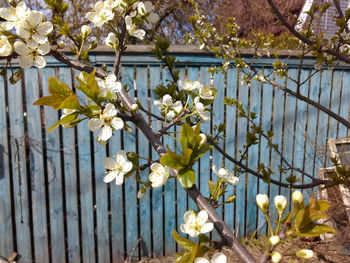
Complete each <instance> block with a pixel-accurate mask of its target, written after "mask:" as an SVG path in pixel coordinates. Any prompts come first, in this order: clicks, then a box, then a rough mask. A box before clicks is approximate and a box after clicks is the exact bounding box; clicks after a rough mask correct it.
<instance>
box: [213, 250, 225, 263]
mask: <svg viewBox="0 0 350 263" xmlns="http://www.w3.org/2000/svg"><path fill="white" fill-rule="evenodd" d="M226 262H227V258H226V256H225V254H224V253H220V252H219V253H215V254H214V255H213V256H212V258H211V263H226Z"/></svg>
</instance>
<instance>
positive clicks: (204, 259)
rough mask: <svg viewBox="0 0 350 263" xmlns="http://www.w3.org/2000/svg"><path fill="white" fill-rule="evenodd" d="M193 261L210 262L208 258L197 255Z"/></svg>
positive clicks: (199, 262) (198, 262) (197, 262)
mask: <svg viewBox="0 0 350 263" xmlns="http://www.w3.org/2000/svg"><path fill="white" fill-rule="evenodd" d="M194 263H210V262H209V260H208V259H206V258H203V257H199V258H196V259H195V260H194Z"/></svg>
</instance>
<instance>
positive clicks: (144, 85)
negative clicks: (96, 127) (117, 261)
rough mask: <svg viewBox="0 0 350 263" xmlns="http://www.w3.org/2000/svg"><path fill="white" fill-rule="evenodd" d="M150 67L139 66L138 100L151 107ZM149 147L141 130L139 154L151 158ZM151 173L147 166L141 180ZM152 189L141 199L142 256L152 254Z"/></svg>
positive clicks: (142, 161) (141, 163)
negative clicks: (149, 94)
mask: <svg viewBox="0 0 350 263" xmlns="http://www.w3.org/2000/svg"><path fill="white" fill-rule="evenodd" d="M147 74H148V69H147V67H138V68H137V75H136V76H137V79H136V86H137V100H138V101H139V102H140V103H141V104H142V105H143V107H146V108H147V109H149V108H148V107H149V105H148V101H149V100H148V75H147ZM145 119H146V121H147V122H148V117H147V116H146V118H145ZM149 148H150V145H149V143H148V141H147V138H146V136H145V135H144V134H143V133H142V132H139V135H138V154H139V155H140V156H141V157H143V158H146V159H148V158H149V155H150V153H149ZM146 163H147V162H145V161H144V160H140V161H139V165H143V164H146ZM149 174H150V169H149V168H147V169H145V170H143V171H142V172H141V173H140V176H141V180H142V181H144V182H147V180H148V176H149ZM150 202H151V200H150V191H147V193H146V194H145V196H144V197H143V198H142V199H141V200H140V215H139V217H140V234H141V238H142V242H141V246H140V247H141V256H151V229H150V225H151V208H150Z"/></svg>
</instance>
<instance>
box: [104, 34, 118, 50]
mask: <svg viewBox="0 0 350 263" xmlns="http://www.w3.org/2000/svg"><path fill="white" fill-rule="evenodd" d="M118 45H119V40H118V38H117V36H116V35H115V34H114V33H112V32H111V33H109V34H108V36H107V38H106V46H108V47H111V48H116V47H117V46H118Z"/></svg>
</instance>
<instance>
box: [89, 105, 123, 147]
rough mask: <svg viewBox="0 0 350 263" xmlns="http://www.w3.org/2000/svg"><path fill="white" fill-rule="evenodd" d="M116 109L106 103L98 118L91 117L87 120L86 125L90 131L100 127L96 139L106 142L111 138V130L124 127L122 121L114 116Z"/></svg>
mask: <svg viewBox="0 0 350 263" xmlns="http://www.w3.org/2000/svg"><path fill="white" fill-rule="evenodd" d="M117 113H118V112H117V110H116V109H115V107H114V105H113V104H112V103H108V104H107V105H106V107H105V109H104V110H103V113H102V114H101V115H100V118H92V119H90V120H89V122H88V127H89V129H90V130H91V131H93V132H94V131H97V130H98V129H100V128H101V127H102V128H101V129H100V131H99V133H98V135H97V140H98V141H102V142H106V141H108V139H109V138H111V136H112V134H113V130H120V129H122V128H123V127H124V122H123V120H122V119H121V118H118V117H116V115H117Z"/></svg>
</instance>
